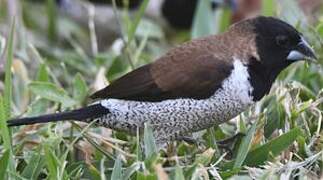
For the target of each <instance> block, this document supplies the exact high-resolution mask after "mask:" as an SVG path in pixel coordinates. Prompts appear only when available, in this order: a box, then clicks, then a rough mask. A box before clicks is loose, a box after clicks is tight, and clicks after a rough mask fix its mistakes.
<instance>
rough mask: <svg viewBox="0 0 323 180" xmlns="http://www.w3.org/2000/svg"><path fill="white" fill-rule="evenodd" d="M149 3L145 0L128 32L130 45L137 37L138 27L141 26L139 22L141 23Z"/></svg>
mask: <svg viewBox="0 0 323 180" xmlns="http://www.w3.org/2000/svg"><path fill="white" fill-rule="evenodd" d="M148 2H149V0H144V1H143V2H142V3H141V5H140V7H139V10H138V12H137V13H136V14H135V19H134V20H133V23H132V24H131V26H130V28H129V30H128V44H130V42H131V41H132V39H133V38H134V36H135V33H136V30H137V27H138V25H139V22H140V20H141V18H142V16H143V15H144V13H145V10H146V7H147V5H148Z"/></svg>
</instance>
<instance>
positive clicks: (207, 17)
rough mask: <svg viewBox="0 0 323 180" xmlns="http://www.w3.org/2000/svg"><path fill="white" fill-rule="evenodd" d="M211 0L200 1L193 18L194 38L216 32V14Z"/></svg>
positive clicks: (192, 35)
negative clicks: (214, 21)
mask: <svg viewBox="0 0 323 180" xmlns="http://www.w3.org/2000/svg"><path fill="white" fill-rule="evenodd" d="M210 5H211V3H210V0H204V1H198V5H197V9H196V11H195V16H194V20H193V27H192V34H191V37H192V38H197V37H201V36H205V35H209V34H215V32H216V29H215V26H214V23H212V22H213V20H214V14H213V12H212V9H211V6H210Z"/></svg>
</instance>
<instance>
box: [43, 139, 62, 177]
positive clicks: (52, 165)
mask: <svg viewBox="0 0 323 180" xmlns="http://www.w3.org/2000/svg"><path fill="white" fill-rule="evenodd" d="M44 150H45V158H46V163H47V168H48V171H49V177H50V178H49V179H56V177H57V176H58V173H59V172H58V169H59V163H58V158H57V157H56V155H55V154H54V152H53V151H52V150H51V147H50V146H49V144H45V146H44Z"/></svg>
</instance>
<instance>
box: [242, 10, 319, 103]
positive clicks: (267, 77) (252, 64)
mask: <svg viewBox="0 0 323 180" xmlns="http://www.w3.org/2000/svg"><path fill="white" fill-rule="evenodd" d="M240 23H241V26H240V27H243V28H242V29H243V30H242V31H241V30H240V32H244V30H246V31H248V32H249V31H250V30H251V31H252V34H255V45H256V50H257V55H258V57H252V58H250V59H249V62H248V67H249V68H248V71H249V74H250V81H251V84H252V86H253V89H254V90H253V92H252V95H253V97H254V100H259V99H261V98H262V97H263V96H264V95H265V94H267V93H268V92H269V90H270V88H271V85H272V83H273V82H274V80H275V79H276V77H277V75H278V74H279V73H280V72H281V71H282V70H283V69H285V68H286V67H287V66H288V65H290V64H291V63H293V62H296V61H300V60H305V59H316V57H315V54H314V51H313V49H312V48H311V47H310V45H309V44H308V43H307V42H306V41H305V39H304V37H303V36H302V34H301V33H299V32H298V31H297V30H296V29H295V28H294V27H293V26H291V25H289V24H287V23H285V22H284V21H282V20H279V19H276V18H273V17H263V16H260V17H256V18H253V19H249V20H246V21H242V22H240ZM237 25H238V27H239V23H238V24H237ZM250 27H251V28H250Z"/></svg>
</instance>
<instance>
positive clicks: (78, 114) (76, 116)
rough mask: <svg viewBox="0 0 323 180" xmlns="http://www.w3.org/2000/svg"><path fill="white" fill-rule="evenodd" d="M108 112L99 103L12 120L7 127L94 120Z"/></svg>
mask: <svg viewBox="0 0 323 180" xmlns="http://www.w3.org/2000/svg"><path fill="white" fill-rule="evenodd" d="M108 113H109V110H108V109H107V108H105V107H103V106H102V105H101V104H100V103H99V104H94V105H90V106H87V107H84V108H80V109H76V110H72V111H66V112H61V113H53V114H47V115H42V116H36V117H26V118H18V119H12V120H9V121H8V122H7V124H8V126H20V125H28V124H36V123H46V122H56V121H64V120H77V121H84V120H86V119H89V118H91V119H94V118H98V117H101V116H102V115H105V114H108Z"/></svg>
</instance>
